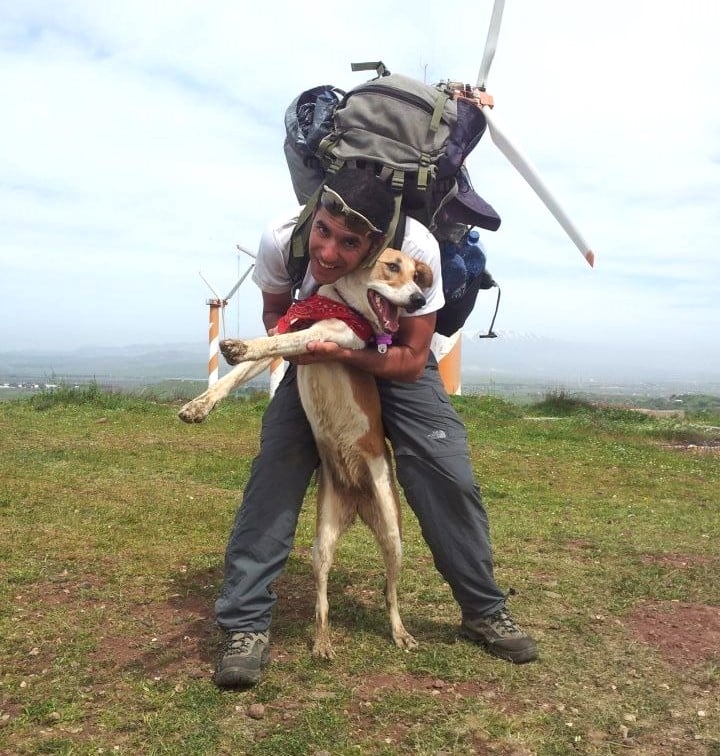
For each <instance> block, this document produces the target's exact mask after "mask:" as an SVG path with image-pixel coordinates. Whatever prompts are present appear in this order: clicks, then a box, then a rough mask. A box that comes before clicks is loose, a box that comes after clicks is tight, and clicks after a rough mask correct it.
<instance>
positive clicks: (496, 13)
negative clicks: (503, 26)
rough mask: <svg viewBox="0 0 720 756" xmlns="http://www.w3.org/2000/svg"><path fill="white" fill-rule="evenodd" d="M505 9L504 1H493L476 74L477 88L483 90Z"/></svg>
mask: <svg viewBox="0 0 720 756" xmlns="http://www.w3.org/2000/svg"><path fill="white" fill-rule="evenodd" d="M504 8H505V0H495V4H494V5H493V12H492V16H490V26H489V27H488V33H487V39H486V40H485V50H484V52H483V57H482V62H481V63H480V72H479V73H478V79H477V86H478V87H479V88H480V89H482V90H484V89H485V85H486V84H487V77H488V73H489V72H490V64H491V63H492V61H493V58H494V57H495V50H496V49H497V41H498V37H499V36H500V22H501V21H502V14H503V10H504Z"/></svg>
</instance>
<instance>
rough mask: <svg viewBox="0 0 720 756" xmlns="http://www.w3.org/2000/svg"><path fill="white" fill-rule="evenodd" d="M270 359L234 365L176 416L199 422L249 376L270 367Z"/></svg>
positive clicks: (191, 421) (251, 376)
mask: <svg viewBox="0 0 720 756" xmlns="http://www.w3.org/2000/svg"><path fill="white" fill-rule="evenodd" d="M270 362H271V360H270V359H266V360H259V361H258V362H254V363H253V362H244V363H242V365H238V366H237V367H234V368H233V369H232V370H231V371H230V372H229V373H227V374H226V375H224V376H223V377H222V378H221V379H220V380H219V381H217V383H214V384H213V385H212V386H210V388H209V389H208V390H207V391H204V392H203V393H202V394H200V396H196V397H195V398H194V399H192V400H191V401H189V402H188V403H187V404H186V405H185V406H184V407H183V408H182V409H181V410H180V412H178V417H179V418H180V419H181V420H183V421H184V422H186V423H201V422H202V421H203V420H204V419H205V418H206V417H207V416H208V415H209V414H210V413H211V412H212V410H213V407H215V405H216V404H217V403H218V402H219V401H221V400H222V399H224V398H225V397H226V396H228V394H231V393H232V392H233V391H234V390H235V389H236V388H238V387H239V386H242V384H243V383H247V382H248V381H249V380H250V379H251V378H254V377H255V376H256V375H259V374H260V373H262V372H263V370H267V368H268V367H270Z"/></svg>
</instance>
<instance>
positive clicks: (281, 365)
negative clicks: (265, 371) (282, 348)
mask: <svg viewBox="0 0 720 756" xmlns="http://www.w3.org/2000/svg"><path fill="white" fill-rule="evenodd" d="M287 367H288V363H287V362H285V360H284V359H283V358H282V357H276V358H275V359H274V360H273V361H272V362H271V363H270V397H271V398H272V397H273V396H275V391H276V389H277V387H278V386H279V385H280V381H281V380H282V379H283V376H284V375H285V371H286V370H287Z"/></svg>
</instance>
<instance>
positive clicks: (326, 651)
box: [312, 638, 335, 661]
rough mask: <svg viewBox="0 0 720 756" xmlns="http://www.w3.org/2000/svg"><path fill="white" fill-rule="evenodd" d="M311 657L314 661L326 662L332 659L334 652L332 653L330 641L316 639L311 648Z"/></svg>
mask: <svg viewBox="0 0 720 756" xmlns="http://www.w3.org/2000/svg"><path fill="white" fill-rule="evenodd" d="M312 655H313V656H314V657H315V658H316V659H325V660H326V661H330V660H332V659H334V658H335V651H333V647H332V644H331V643H330V640H329V639H327V638H323V639H320V638H317V639H316V640H315V645H314V646H313V650H312Z"/></svg>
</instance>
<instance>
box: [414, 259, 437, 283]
mask: <svg viewBox="0 0 720 756" xmlns="http://www.w3.org/2000/svg"><path fill="white" fill-rule="evenodd" d="M413 281H415V283H416V284H417V285H418V286H419V287H420V288H421V289H429V288H430V287H431V286H432V282H433V272H432V269H431V268H430V266H429V265H426V264H425V263H424V262H420V261H419V260H416V261H415V275H414V276H413Z"/></svg>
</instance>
